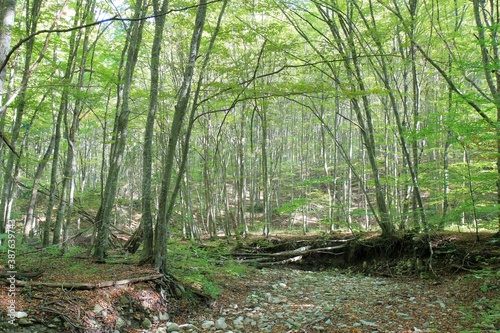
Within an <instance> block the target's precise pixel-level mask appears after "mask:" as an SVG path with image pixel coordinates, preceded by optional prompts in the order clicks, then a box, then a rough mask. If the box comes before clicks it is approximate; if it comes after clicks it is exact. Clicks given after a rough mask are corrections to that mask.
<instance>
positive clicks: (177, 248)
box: [168, 240, 251, 299]
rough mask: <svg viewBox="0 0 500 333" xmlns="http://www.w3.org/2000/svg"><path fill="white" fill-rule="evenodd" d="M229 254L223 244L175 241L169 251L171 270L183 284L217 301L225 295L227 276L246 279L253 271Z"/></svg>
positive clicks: (228, 250)
mask: <svg viewBox="0 0 500 333" xmlns="http://www.w3.org/2000/svg"><path fill="white" fill-rule="evenodd" d="M230 252H231V248H230V247H229V246H228V245H227V244H226V243H223V242H221V241H213V242H208V243H205V244H198V243H194V242H186V241H176V240H173V241H171V243H169V248H168V253H169V254H168V262H169V269H170V272H171V273H172V275H174V276H175V277H176V278H177V279H179V280H180V281H182V282H184V283H186V284H189V285H191V286H192V287H194V288H196V289H198V290H201V291H203V293H204V294H206V295H207V296H209V297H211V298H213V299H216V298H217V297H218V296H219V295H220V294H221V293H222V292H223V288H222V286H221V285H222V283H223V281H224V278H225V277H226V276H238V277H242V278H244V277H245V276H246V275H248V274H249V273H250V270H251V268H249V267H248V266H245V265H240V264H238V263H237V262H236V261H235V260H234V259H232V258H231V255H230Z"/></svg>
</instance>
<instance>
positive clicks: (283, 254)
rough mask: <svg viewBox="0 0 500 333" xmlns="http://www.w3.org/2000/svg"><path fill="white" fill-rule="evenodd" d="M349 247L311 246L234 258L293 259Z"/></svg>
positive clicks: (242, 254)
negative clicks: (298, 256)
mask: <svg viewBox="0 0 500 333" xmlns="http://www.w3.org/2000/svg"><path fill="white" fill-rule="evenodd" d="M346 246H347V245H346V244H342V245H337V246H328V247H320V248H316V249H311V247H310V246H303V247H300V248H298V249H295V250H290V251H282V252H276V253H253V252H248V253H247V252H239V253H233V256H235V257H257V258H260V257H268V258H280V257H293V256H296V255H299V254H300V255H307V254H311V253H325V252H330V251H333V250H339V249H343V248H345V247H346Z"/></svg>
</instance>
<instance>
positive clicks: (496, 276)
mask: <svg viewBox="0 0 500 333" xmlns="http://www.w3.org/2000/svg"><path fill="white" fill-rule="evenodd" d="M467 278H468V279H469V281H471V282H473V281H474V280H476V281H475V282H476V283H477V282H479V284H478V285H479V287H478V291H480V294H481V295H480V296H481V297H478V298H477V299H476V300H475V301H474V303H473V304H472V308H473V309H475V310H476V311H478V313H479V314H480V315H479V316H475V315H473V314H471V313H470V309H464V312H466V313H467V314H468V315H467V319H468V320H469V321H471V322H473V326H474V327H476V328H477V332H480V331H482V330H485V329H487V330H492V329H495V328H498V327H500V299H499V298H498V296H497V295H498V290H499V289H500V270H498V269H489V268H488V269H483V270H481V271H479V272H477V273H474V274H470V275H469V276H468V277H467ZM473 332H476V330H474V331H473ZM497 332H498V331H497Z"/></svg>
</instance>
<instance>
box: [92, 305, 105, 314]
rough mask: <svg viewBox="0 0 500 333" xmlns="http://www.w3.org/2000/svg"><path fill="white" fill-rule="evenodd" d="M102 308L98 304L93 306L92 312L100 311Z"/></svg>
mask: <svg viewBox="0 0 500 333" xmlns="http://www.w3.org/2000/svg"><path fill="white" fill-rule="evenodd" d="M102 310H104V309H103V308H102V307H101V306H100V305H96V306H94V313H100V312H101V311H102Z"/></svg>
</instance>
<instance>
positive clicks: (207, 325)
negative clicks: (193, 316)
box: [201, 320, 215, 330]
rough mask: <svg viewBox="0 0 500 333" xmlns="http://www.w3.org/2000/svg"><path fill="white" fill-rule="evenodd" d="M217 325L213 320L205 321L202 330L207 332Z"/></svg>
mask: <svg viewBox="0 0 500 333" xmlns="http://www.w3.org/2000/svg"><path fill="white" fill-rule="evenodd" d="M214 325H215V322H213V321H212V320H205V321H204V322H203V323H202V324H201V328H203V329H205V330H207V329H209V328H210V327H212V326H214Z"/></svg>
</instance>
